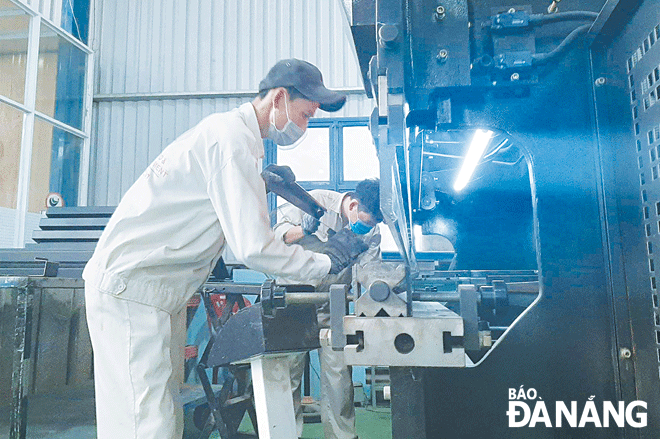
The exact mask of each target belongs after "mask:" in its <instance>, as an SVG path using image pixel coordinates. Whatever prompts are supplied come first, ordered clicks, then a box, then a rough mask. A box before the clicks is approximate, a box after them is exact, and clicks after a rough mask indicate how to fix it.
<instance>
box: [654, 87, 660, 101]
mask: <svg viewBox="0 0 660 439" xmlns="http://www.w3.org/2000/svg"><path fill="white" fill-rule="evenodd" d="M655 98H656V99H660V85H659V86H657V87H656V89H655Z"/></svg>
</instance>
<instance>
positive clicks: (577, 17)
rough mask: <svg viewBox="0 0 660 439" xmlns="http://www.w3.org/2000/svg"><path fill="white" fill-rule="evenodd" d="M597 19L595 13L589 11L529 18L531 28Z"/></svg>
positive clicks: (539, 15) (536, 15) (537, 15)
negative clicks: (560, 22)
mask: <svg viewBox="0 0 660 439" xmlns="http://www.w3.org/2000/svg"><path fill="white" fill-rule="evenodd" d="M596 17H598V13H597V12H591V11H568V12H558V13H556V14H535V15H530V16H529V24H530V25H531V26H541V25H544V24H548V23H556V22H558V21H583V20H587V21H594V20H595V19H596Z"/></svg>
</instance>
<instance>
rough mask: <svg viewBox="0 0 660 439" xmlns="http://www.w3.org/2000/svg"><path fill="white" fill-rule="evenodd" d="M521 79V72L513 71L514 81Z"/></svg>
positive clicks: (512, 77) (512, 78)
mask: <svg viewBox="0 0 660 439" xmlns="http://www.w3.org/2000/svg"><path fill="white" fill-rule="evenodd" d="M519 79H520V73H517V72H516V73H512V74H511V80H512V81H517V80H519Z"/></svg>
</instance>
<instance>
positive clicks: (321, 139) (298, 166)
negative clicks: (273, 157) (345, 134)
mask: <svg viewBox="0 0 660 439" xmlns="http://www.w3.org/2000/svg"><path fill="white" fill-rule="evenodd" d="M329 152H330V132H329V131H328V129H326V128H311V127H310V128H309V129H308V130H307V135H306V136H305V138H304V139H303V141H302V142H301V143H300V145H298V146H297V147H296V148H294V149H291V150H281V149H278V151H277V163H279V164H286V165H288V166H290V167H291V169H292V170H293V172H294V174H296V180H298V181H327V180H329V179H330V153H329Z"/></svg>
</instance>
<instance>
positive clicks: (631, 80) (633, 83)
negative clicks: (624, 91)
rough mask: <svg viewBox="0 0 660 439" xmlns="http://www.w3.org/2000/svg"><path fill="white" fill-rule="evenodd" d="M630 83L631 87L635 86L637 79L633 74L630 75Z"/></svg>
mask: <svg viewBox="0 0 660 439" xmlns="http://www.w3.org/2000/svg"><path fill="white" fill-rule="evenodd" d="M628 85H629V86H630V88H633V87H635V79H634V78H633V75H630V76H628Z"/></svg>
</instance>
